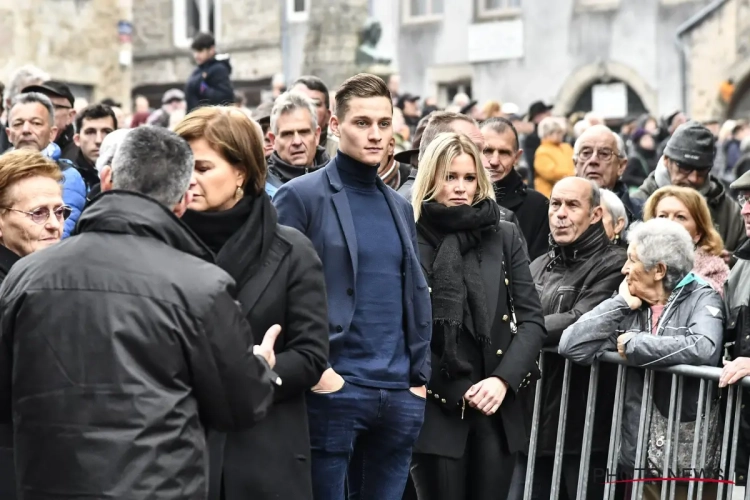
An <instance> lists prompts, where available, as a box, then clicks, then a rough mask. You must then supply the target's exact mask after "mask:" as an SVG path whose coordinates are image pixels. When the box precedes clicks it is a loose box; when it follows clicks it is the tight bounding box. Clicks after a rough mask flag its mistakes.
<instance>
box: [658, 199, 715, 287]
mask: <svg viewBox="0 0 750 500" xmlns="http://www.w3.org/2000/svg"><path fill="white" fill-rule="evenodd" d="M657 218H663V219H669V220H672V221H674V222H677V223H678V224H680V225H681V226H682V227H684V228H685V229H687V232H688V233H689V234H690V238H691V239H692V240H693V243H694V244H695V265H694V267H693V273H695V274H697V275H698V276H700V277H701V278H704V279H705V280H706V281H708V283H709V284H710V285H711V286H712V287H713V289H714V290H716V291H717V292H719V294H720V295H721V296H724V282H726V281H727V278H729V267H728V266H727V264H726V262H725V261H724V259H723V258H722V252H723V251H724V242H723V241H722V240H721V236H720V235H719V232H718V231H716V229H715V228H714V223H713V220H712V219H711V211H710V210H709V208H708V204H707V203H706V199H705V198H703V195H701V194H700V193H699V192H698V191H696V190H695V189H691V188H684V187H677V186H665V187H663V188H660V189H657V190H656V191H655V192H654V194H652V195H651V196H650V197H649V199H648V200H647V201H646V206H645V207H644V209H643V220H644V221H647V220H649V219H657Z"/></svg>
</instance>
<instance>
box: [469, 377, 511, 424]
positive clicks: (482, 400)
mask: <svg viewBox="0 0 750 500" xmlns="http://www.w3.org/2000/svg"><path fill="white" fill-rule="evenodd" d="M507 393H508V384H507V383H506V382H505V381H504V380H500V379H499V378H497V377H490V378H486V379H484V380H480V381H479V382H477V383H476V384H474V385H472V386H471V387H469V390H468V391H466V394H464V399H465V400H466V401H467V402H468V403H469V406H471V407H472V408H476V409H477V410H479V411H481V412H482V413H484V414H485V415H488V416H489V415H494V414H495V413H496V412H497V410H499V409H500V405H502V404H503V400H504V399H505V395H506V394H507Z"/></svg>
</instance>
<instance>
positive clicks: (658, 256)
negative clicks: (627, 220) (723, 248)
mask: <svg viewBox="0 0 750 500" xmlns="http://www.w3.org/2000/svg"><path fill="white" fill-rule="evenodd" d="M628 243H630V244H632V245H635V248H636V254H637V255H638V260H640V261H641V262H642V263H643V267H644V268H646V270H647V271H648V270H651V269H653V268H654V266H656V265H657V264H659V263H662V264H664V265H665V266H666V267H667V273H666V275H665V276H664V290H665V291H667V292H671V291H672V290H674V289H675V287H676V286H677V284H678V283H679V282H680V281H682V279H683V278H684V277H685V276H687V274H688V273H689V272H690V271H691V270H692V269H693V264H694V259H695V244H694V243H693V240H692V238H690V234H689V233H688V232H687V229H685V228H684V227H682V226H681V225H680V224H678V223H677V222H673V221H671V220H669V219H664V218H656V219H651V220H649V221H647V222H638V223H635V224H633V226H632V227H631V228H630V231H628Z"/></svg>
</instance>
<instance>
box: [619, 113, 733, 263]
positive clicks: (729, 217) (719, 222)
mask: <svg viewBox="0 0 750 500" xmlns="http://www.w3.org/2000/svg"><path fill="white" fill-rule="evenodd" d="M715 151H716V147H715V139H714V135H713V134H712V133H711V131H710V130H709V129H707V128H706V127H704V126H703V125H701V124H700V123H698V122H695V121H689V122H687V123H684V124H682V125H680V126H679V127H678V128H677V130H675V132H674V134H672V137H671V138H670V139H669V142H668V143H667V146H666V147H665V148H664V155H663V156H662V158H661V160H660V161H659V165H658V166H657V167H656V170H655V171H654V172H652V173H651V174H650V175H649V176H648V177H647V178H646V180H645V181H644V182H643V184H642V185H641V187H640V188H639V189H638V191H636V192H635V193H634V194H633V197H634V198H636V199H639V200H643V201H644V202H645V201H646V199H648V197H649V196H651V195H652V194H653V193H654V191H656V190H657V189H659V188H661V187H664V186H683V187H689V188H693V189H695V190H696V191H698V192H699V193H701V194H702V195H703V197H704V198H705V199H706V201H707V202H708V208H709V209H710V211H711V218H712V219H713V223H714V226H715V227H716V230H717V231H719V234H720V235H721V238H722V239H723V240H724V248H725V249H726V250H725V252H724V257H725V260H726V261H727V262H729V259H730V257H731V254H732V252H734V251H735V250H736V249H737V248H739V246H740V245H741V244H742V243H743V242H744V241H745V240H746V239H747V236H746V234H745V224H744V222H743V220H742V215H741V214H740V210H741V207H740V206H739V204H738V203H737V201H736V200H735V199H733V198H732V197H731V196H730V195H729V193H728V192H727V191H726V190H725V189H724V185H723V184H722V183H721V182H720V181H719V180H718V179H717V178H715V177H714V176H712V175H711V173H710V172H711V167H712V166H713V163H714V154H715Z"/></svg>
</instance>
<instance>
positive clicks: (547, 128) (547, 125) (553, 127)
mask: <svg viewBox="0 0 750 500" xmlns="http://www.w3.org/2000/svg"><path fill="white" fill-rule="evenodd" d="M557 132H563V133H565V125H563V123H562V119H561V118H559V117H557V116H548V117H547V118H545V119H543V120H542V121H541V122H539V138H540V139H545V138H547V137H549V136H551V135H552V134H554V133H557Z"/></svg>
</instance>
